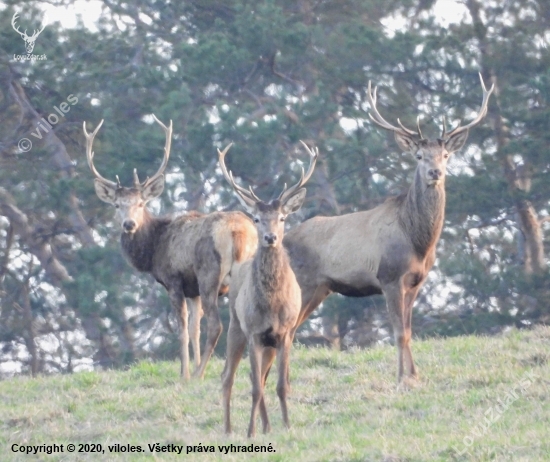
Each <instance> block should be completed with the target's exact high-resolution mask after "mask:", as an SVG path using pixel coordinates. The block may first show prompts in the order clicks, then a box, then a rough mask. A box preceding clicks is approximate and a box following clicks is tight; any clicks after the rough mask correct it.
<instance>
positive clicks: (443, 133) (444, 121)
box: [441, 116, 447, 140]
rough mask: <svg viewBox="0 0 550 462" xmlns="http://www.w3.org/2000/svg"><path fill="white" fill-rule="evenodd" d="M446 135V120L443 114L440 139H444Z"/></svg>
mask: <svg viewBox="0 0 550 462" xmlns="http://www.w3.org/2000/svg"><path fill="white" fill-rule="evenodd" d="M446 135H447V120H446V119H445V116H443V130H442V131H441V139H442V140H444V139H445V136H446Z"/></svg>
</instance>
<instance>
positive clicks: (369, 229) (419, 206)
mask: <svg viewBox="0 0 550 462" xmlns="http://www.w3.org/2000/svg"><path fill="white" fill-rule="evenodd" d="M480 78H481V75H480ZM481 86H482V88H483V102H482V104H481V109H480V110H479V113H478V115H477V117H476V118H475V119H474V120H473V121H472V122H470V123H469V124H468V125H466V126H463V127H461V126H459V127H457V128H455V129H454V130H451V131H450V132H447V131H446V128H445V126H444V127H443V133H442V135H441V137H440V138H438V139H436V140H429V139H425V138H424V137H423V136H422V133H421V132H420V127H419V128H418V130H417V132H415V131H412V130H409V129H408V128H405V127H404V126H403V125H402V124H401V122H400V121H399V120H398V125H399V126H395V125H392V124H390V123H388V122H387V121H386V120H384V118H383V117H382V116H381V115H380V113H379V112H378V109H377V108H376V89H375V90H374V94H373V93H372V92H371V85H370V82H369V87H368V97H369V102H370V106H371V111H372V113H371V114H369V115H370V118H371V119H372V121H373V122H374V123H376V124H377V125H379V126H380V127H382V128H385V129H386V130H391V131H392V132H393V133H394V136H395V140H396V141H397V144H398V146H399V147H400V148H401V149H402V150H403V151H406V152H409V153H411V154H412V155H413V156H415V158H416V159H417V160H418V165H417V168H416V171H415V174H414V179H413V183H412V185H411V187H410V188H409V191H408V192H407V193H406V194H403V195H401V196H398V197H393V198H390V199H388V200H386V202H384V203H383V204H381V205H379V206H378V207H375V208H374V209H372V210H368V211H365V212H357V213H352V214H349V215H342V216H337V217H316V218H312V219H311V220H308V221H306V222H304V223H302V224H301V225H299V226H298V227H296V228H294V229H293V230H292V231H290V232H289V233H288V234H287V235H286V237H285V240H284V244H285V247H286V248H287V249H288V252H289V255H290V258H291V262H292V268H293V269H294V272H295V273H296V275H297V278H298V282H299V284H300V287H301V289H302V310H301V313H300V319H299V321H298V325H299V324H300V323H302V322H303V321H304V320H305V319H306V318H307V317H308V316H309V315H310V314H311V312H312V311H313V310H315V308H317V307H318V306H319V304H320V303H321V302H322V301H323V300H324V299H325V298H326V297H327V296H328V295H329V294H331V293H332V292H337V293H340V294H342V295H347V296H352V297H363V296H368V295H373V294H380V293H383V294H384V295H385V296H386V303H387V307H388V311H389V315H390V321H391V324H392V327H393V332H394V337H395V342H396V345H397V353H398V374H397V377H398V380H399V381H400V380H401V379H402V378H403V375H404V374H405V375H407V376H412V377H416V375H417V373H416V368H415V365H414V362H413V357H412V353H411V347H410V342H411V316H412V307H413V304H414V301H415V299H416V296H417V294H418V291H419V289H420V287H421V286H422V284H423V282H424V280H425V278H426V276H427V274H428V271H429V270H430V268H431V267H432V265H433V264H434V261H435V248H436V244H437V241H438V240H439V236H440V234H441V229H442V227H443V218H444V213H445V172H446V167H447V160H448V158H449V156H450V155H451V154H452V153H453V152H455V151H457V150H458V149H460V148H461V147H462V146H463V145H464V143H465V141H466V138H467V137H468V131H469V130H470V129H471V128H472V127H474V126H476V125H477V124H479V123H480V122H481V120H482V119H483V117H484V116H485V114H486V113H487V103H488V101H489V96H490V95H491V93H492V91H493V88H494V86H493V87H491V88H490V89H489V90H487V89H486V88H485V84H484V83H483V79H481Z"/></svg>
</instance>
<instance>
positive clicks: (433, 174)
mask: <svg viewBox="0 0 550 462" xmlns="http://www.w3.org/2000/svg"><path fill="white" fill-rule="evenodd" d="M428 175H430V176H431V177H432V179H434V180H439V178H441V175H442V173H441V170H439V169H438V168H431V169H430V170H428Z"/></svg>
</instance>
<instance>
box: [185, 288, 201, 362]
mask: <svg viewBox="0 0 550 462" xmlns="http://www.w3.org/2000/svg"><path fill="white" fill-rule="evenodd" d="M188 303H189V307H190V310H189V311H190V315H189V337H191V346H192V347H193V360H194V363H195V371H196V370H197V369H198V368H199V367H200V365H201V342H200V338H201V318H202V315H203V311H202V305H201V299H200V297H196V298H190V299H188Z"/></svg>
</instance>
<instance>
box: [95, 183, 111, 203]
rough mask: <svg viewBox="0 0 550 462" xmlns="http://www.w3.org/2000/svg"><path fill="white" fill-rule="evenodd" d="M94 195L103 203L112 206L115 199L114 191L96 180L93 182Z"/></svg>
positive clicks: (109, 186)
mask: <svg viewBox="0 0 550 462" xmlns="http://www.w3.org/2000/svg"><path fill="white" fill-rule="evenodd" d="M94 187H95V193H96V194H97V197H99V198H100V199H101V200H102V201H103V202H107V203H108V204H114V203H115V199H116V189H115V188H114V187H113V186H111V185H109V184H106V183H103V182H102V181H101V180H98V179H97V178H96V179H95V180H94Z"/></svg>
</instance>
